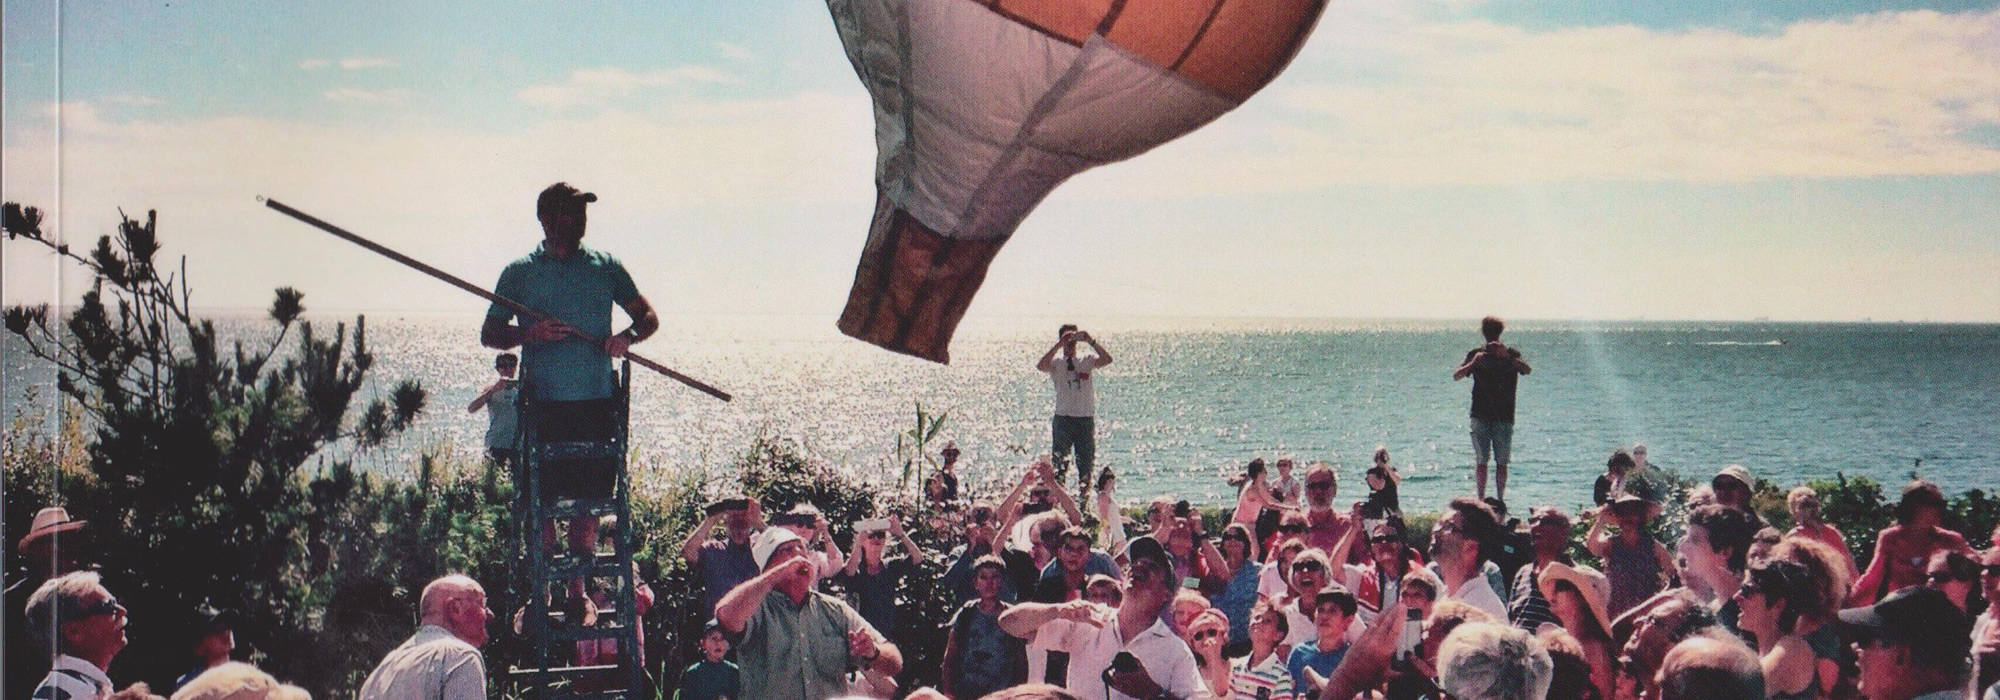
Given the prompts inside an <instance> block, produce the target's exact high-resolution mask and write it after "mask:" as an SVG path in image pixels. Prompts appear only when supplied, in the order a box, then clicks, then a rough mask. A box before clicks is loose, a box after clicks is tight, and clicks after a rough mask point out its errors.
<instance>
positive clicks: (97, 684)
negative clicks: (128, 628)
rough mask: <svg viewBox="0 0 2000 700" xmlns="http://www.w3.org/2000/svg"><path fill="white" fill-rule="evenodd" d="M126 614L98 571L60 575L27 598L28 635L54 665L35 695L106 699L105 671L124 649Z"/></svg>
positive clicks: (40, 699) (53, 699)
mask: <svg viewBox="0 0 2000 700" xmlns="http://www.w3.org/2000/svg"><path fill="white" fill-rule="evenodd" d="M125 614H126V611H125V606H123V605H119V604H118V599H117V598H114V597H112V595H111V591H108V590H105V589H104V584H103V582H102V580H101V579H99V578H98V576H97V573H96V572H92V571H79V572H75V573H70V574H64V575H62V576H58V577H56V578H52V579H49V580H48V581H46V582H43V583H42V586H41V587H40V588H37V589H35V592H34V594H33V595H30V596H28V608H27V617H28V636H29V638H30V639H32V640H34V643H35V644H36V645H37V646H39V647H41V648H42V649H43V650H44V651H47V652H48V653H49V654H50V655H52V656H54V657H55V661H54V664H53V665H52V667H51V668H50V670H49V675H47V676H45V677H43V678H42V683H41V685H39V686H36V688H35V692H34V695H33V697H34V698H36V700H96V699H98V698H108V697H110V696H111V691H112V688H111V677H110V676H107V675H105V674H104V671H105V669H108V668H110V667H111V659H113V658H114V657H117V656H118V652H120V651H122V650H124V649H125ZM11 670H12V669H10V671H11Z"/></svg>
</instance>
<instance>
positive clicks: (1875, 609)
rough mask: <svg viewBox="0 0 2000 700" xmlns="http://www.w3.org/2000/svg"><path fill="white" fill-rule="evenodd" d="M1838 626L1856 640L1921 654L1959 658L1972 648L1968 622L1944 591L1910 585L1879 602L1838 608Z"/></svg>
mask: <svg viewBox="0 0 2000 700" xmlns="http://www.w3.org/2000/svg"><path fill="white" fill-rule="evenodd" d="M1840 628H1841V631H1843V632H1845V633H1847V635H1848V636H1850V637H1853V638H1855V639H1857V640H1871V639H1880V640H1882V641H1884V642H1887V643H1890V644H1898V645H1902V646H1906V647H1909V648H1910V649H1911V651H1913V652H1915V653H1917V654H1920V655H1925V656H1930V655H1941V656H1940V658H1953V657H1961V656H1964V655H1965V654H1966V652H1967V651H1969V650H1970V649H1971V647H1972V625H1971V623H1970V622H1968V621H1967V620H1966V617H1965V612H1964V611H1961V610H1959V609H1958V606H1957V605H1955V604H1953V603H1952V602H1951V598H1949V597H1947V596H1946V595H1945V594H1944V591H1940V590H1937V589H1935V588H1926V587H1923V586H1911V587H1909V588H1904V589H1902V590H1899V591H1896V592H1894V593H1890V594H1889V595H1888V597H1886V598H1883V599H1882V601H1881V602H1879V603H1876V604H1874V605H1870V606H1867V607H1863V608H1848V609H1846V610H1842V611H1840Z"/></svg>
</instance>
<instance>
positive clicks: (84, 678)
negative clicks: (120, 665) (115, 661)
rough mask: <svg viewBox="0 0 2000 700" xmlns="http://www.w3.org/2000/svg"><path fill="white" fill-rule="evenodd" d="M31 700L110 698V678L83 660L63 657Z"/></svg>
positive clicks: (59, 658) (36, 688)
mask: <svg viewBox="0 0 2000 700" xmlns="http://www.w3.org/2000/svg"><path fill="white" fill-rule="evenodd" d="M32 697H33V698H34V700H100V699H101V698H108V697H111V677H110V676H106V675H104V670H103V669H100V668H98V667H97V666H95V665H93V664H91V663H90V662H88V661H84V660H83V659H79V658H76V657H74V656H70V655H68V654H63V655H61V656H57V657H56V662H55V666H54V667H53V668H50V669H49V675H47V676H45V677H43V678H42V684H41V685H39V686H36V687H35V694H34V695H33V696H32Z"/></svg>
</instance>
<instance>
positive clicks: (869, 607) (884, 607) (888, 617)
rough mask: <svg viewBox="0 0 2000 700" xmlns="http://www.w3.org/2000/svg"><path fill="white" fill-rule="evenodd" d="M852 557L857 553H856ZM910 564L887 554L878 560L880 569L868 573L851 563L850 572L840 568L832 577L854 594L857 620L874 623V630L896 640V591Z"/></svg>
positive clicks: (907, 559) (905, 559) (906, 574)
mask: <svg viewBox="0 0 2000 700" xmlns="http://www.w3.org/2000/svg"><path fill="white" fill-rule="evenodd" d="M853 556H856V557H859V556H861V553H860V552H856V553H854V554H853ZM911 568H912V566H911V564H910V560H909V558H907V557H890V558H888V559H884V560H882V570H880V571H877V572H875V573H872V574H871V573H868V569H867V567H865V566H862V565H859V564H857V565H855V568H854V575H853V576H849V575H847V572H846V571H844V570H843V571H842V572H841V573H839V574H838V575H836V576H834V580H835V581H838V582H839V583H840V585H842V586H846V587H847V590H849V591H852V592H853V593H854V602H855V603H856V605H855V606H854V608H855V610H856V611H857V612H860V613H861V619H863V620H867V621H868V624H870V625H874V626H875V631H877V632H881V633H882V635H883V636H885V637H889V638H890V640H889V641H892V642H893V641H896V636H899V635H898V633H897V631H896V630H897V627H896V591H897V589H900V588H902V587H903V577H905V576H908V575H910V570H911Z"/></svg>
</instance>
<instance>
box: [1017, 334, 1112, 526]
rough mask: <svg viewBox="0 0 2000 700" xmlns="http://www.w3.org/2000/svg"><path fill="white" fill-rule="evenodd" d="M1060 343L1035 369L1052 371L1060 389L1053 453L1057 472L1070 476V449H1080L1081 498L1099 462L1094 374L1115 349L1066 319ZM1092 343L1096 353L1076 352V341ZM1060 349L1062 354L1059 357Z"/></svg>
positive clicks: (1078, 486) (1078, 488)
mask: <svg viewBox="0 0 2000 700" xmlns="http://www.w3.org/2000/svg"><path fill="white" fill-rule="evenodd" d="M1056 332H1057V338H1056V344H1055V345H1054V346H1052V347H1050V348H1049V351H1048V352H1045V353H1042V359H1040V360H1037V361H1036V362H1035V371H1037V372H1042V373H1044V374H1047V375H1049V381H1050V382H1051V383H1053V384H1054V385H1055V389H1056V412H1055V419H1054V420H1053V421H1052V423H1051V428H1050V434H1051V437H1052V442H1053V443H1054V444H1053V445H1052V447H1051V450H1050V457H1051V458H1052V459H1054V460H1055V465H1056V476H1057V477H1058V478H1066V477H1068V476H1069V461H1070V453H1071V452H1072V451H1074V452H1075V453H1076V492H1077V494H1078V497H1079V500H1081V498H1083V497H1087V496H1089V495H1090V468H1091V466H1092V465H1094V464H1095V463H1096V462H1097V424H1096V422H1097V419H1096V416H1097V389H1096V385H1095V384H1092V383H1091V376H1092V375H1093V374H1094V373H1095V372H1096V370H1097V369H1098V368H1101V367H1107V366H1110V365H1111V353H1110V352H1108V351H1106V350H1105V349H1104V346H1102V345H1098V344H1097V339H1096V338H1092V337H1090V334H1089V333H1087V332H1085V331H1081V330H1077V327H1076V324H1074V323H1065V324H1063V325H1062V327H1061V328H1059V329H1057V331H1056ZM1077 343H1088V344H1089V345H1090V349H1091V351H1092V352H1093V353H1095V354H1092V355H1086V356H1084V357H1077V356H1076V344H1077ZM1057 353H1061V354H1062V357H1061V358H1060V359H1058V358H1057V357H1056V354H1057Z"/></svg>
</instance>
